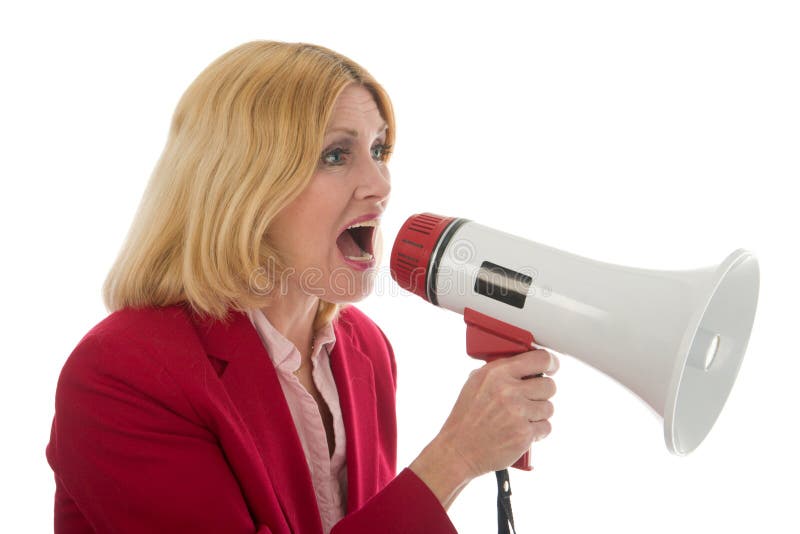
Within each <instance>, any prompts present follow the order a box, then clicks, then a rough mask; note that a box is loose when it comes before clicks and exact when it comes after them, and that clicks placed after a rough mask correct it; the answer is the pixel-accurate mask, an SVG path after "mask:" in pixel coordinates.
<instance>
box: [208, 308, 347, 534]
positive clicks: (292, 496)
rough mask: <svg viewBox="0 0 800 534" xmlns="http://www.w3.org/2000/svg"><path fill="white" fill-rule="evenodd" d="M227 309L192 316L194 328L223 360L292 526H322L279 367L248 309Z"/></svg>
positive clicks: (225, 376) (228, 382) (298, 528)
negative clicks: (218, 316) (214, 315)
mask: <svg viewBox="0 0 800 534" xmlns="http://www.w3.org/2000/svg"><path fill="white" fill-rule="evenodd" d="M231 315H232V318H231V320H230V321H229V322H222V321H216V320H205V321H199V320H197V319H196V318H195V317H193V319H194V320H195V327H196V329H197V333H198V335H199V337H200V339H201V342H202V343H203V346H204V347H205V349H206V352H207V354H208V355H209V356H212V357H214V358H216V359H218V360H223V361H224V362H225V364H224V372H223V373H222V376H221V380H222V382H223V384H224V385H225V388H226V390H227V392H228V395H229V396H230V398H231V400H232V401H233V404H234V405H235V406H236V408H237V410H238V411H239V413H240V414H241V417H242V419H243V421H244V426H245V427H246V428H247V429H249V431H250V433H251V435H252V438H253V440H254V442H255V444H256V447H257V449H258V451H259V453H260V455H261V458H262V459H263V461H264V465H265V467H266V469H267V471H268V473H269V475H270V478H271V481H272V484H273V486H274V487H275V489H276V491H275V494H276V496H277V499H278V501H279V502H280V505H281V508H282V510H283V513H284V515H285V517H286V520H287V522H288V523H289V525H290V527H291V530H292V531H293V532H321V531H322V525H321V522H320V519H319V512H318V509H317V504H316V502H317V501H316V495H315V493H314V487H313V483H312V481H311V474H310V472H309V470H308V464H307V462H306V458H305V454H304V453H303V447H302V445H301V443H300V438H299V436H298V435H297V430H296V429H295V426H294V421H293V420H292V415H291V412H290V411H289V406H288V405H287V403H286V398H285V397H284V395H283V390H282V389H281V385H280V382H279V381H278V375H277V372H276V371H275V368H274V366H273V365H272V362H271V361H270V358H269V355H268V354H267V351H266V350H265V348H264V345H263V344H262V342H261V339H260V338H259V337H258V333H257V332H256V330H255V328H253V325H252V324H251V323H250V320H249V319H248V318H247V315H245V314H244V313H241V312H234V311H232V312H231ZM338 345H339V344H338V343H337V344H336V346H338ZM215 368H217V369H218V370H219V368H220V367H219V364H215ZM348 439H350V436H349V435H348ZM349 460H350V458H349V454H348V461H349ZM254 504H256V503H251V507H253V505H254ZM254 508H255V511H257V510H258V506H257V505H256V506H254ZM309 508H311V510H313V512H314V513H309V512H310V510H309Z"/></svg>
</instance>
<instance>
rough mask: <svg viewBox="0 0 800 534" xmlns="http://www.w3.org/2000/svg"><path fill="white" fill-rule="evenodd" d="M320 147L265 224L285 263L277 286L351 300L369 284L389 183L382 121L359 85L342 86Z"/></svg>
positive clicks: (365, 292)
mask: <svg viewBox="0 0 800 534" xmlns="http://www.w3.org/2000/svg"><path fill="white" fill-rule="evenodd" d="M323 146H324V148H323V151H322V154H320V157H319V161H318V164H317V170H316V171H315V173H314V175H313V177H312V179H311V182H310V183H309V185H308V187H306V189H305V190H303V192H302V193H301V194H300V196H298V197H297V198H296V199H295V200H294V201H292V203H291V204H289V205H288V206H287V207H286V208H284V209H283V210H282V211H281V212H280V213H279V214H278V215H277V217H276V218H275V219H274V222H273V225H272V227H271V230H270V234H271V237H272V240H273V242H274V243H275V244H276V246H277V247H278V248H279V250H281V251H283V253H284V254H285V256H286V258H287V261H288V262H289V265H290V266H291V269H290V270H289V271H288V272H286V273H284V275H283V277H282V278H283V279H282V280H281V281H280V282H281V283H280V285H279V287H281V288H285V289H284V290H288V291H296V290H297V289H298V288H299V289H300V290H301V291H303V292H304V293H305V294H310V295H315V296H317V297H320V298H322V299H324V300H327V301H328V302H336V303H345V302H354V301H357V300H360V299H362V298H364V297H365V296H367V295H368V294H369V293H370V292H371V291H372V286H373V283H374V276H375V270H376V258H374V255H377V254H379V253H380V250H379V249H380V248H381V246H380V241H381V237H380V228H379V222H380V217H381V214H382V213H383V211H384V210H385V209H386V204H387V202H388V200H389V192H390V190H391V185H390V178H389V169H388V168H387V167H386V162H385V160H386V157H387V156H388V153H389V149H390V148H391V147H388V146H387V145H386V122H385V121H384V120H383V117H381V114H380V112H379V111H378V106H377V104H376V103H375V100H374V98H373V97H372V95H371V94H370V92H369V91H368V90H367V89H365V88H363V87H361V86H360V85H357V84H351V85H349V86H347V87H346V88H345V89H344V90H343V91H342V93H341V94H340V95H339V98H338V99H337V100H336V104H335V106H334V110H333V116H332V117H331V121H330V123H329V124H328V127H327V130H326V131H325V140H324V145H323ZM348 228H349V230H348Z"/></svg>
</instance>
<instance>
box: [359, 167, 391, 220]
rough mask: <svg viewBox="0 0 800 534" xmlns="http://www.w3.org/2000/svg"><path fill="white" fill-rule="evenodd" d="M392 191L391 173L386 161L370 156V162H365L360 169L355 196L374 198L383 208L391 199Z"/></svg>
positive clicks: (363, 198) (362, 198)
mask: <svg viewBox="0 0 800 534" xmlns="http://www.w3.org/2000/svg"><path fill="white" fill-rule="evenodd" d="M391 191H392V183H391V175H390V174H389V168H388V167H387V166H386V163H383V162H377V161H375V160H373V159H372V158H370V159H369V162H367V163H364V164H363V165H362V168H361V169H359V173H358V185H357V186H356V190H355V198H356V199H358V200H372V201H373V202H375V203H376V204H378V205H380V206H381V207H382V208H383V207H385V204H386V203H387V201H388V200H389V194H390V193H391Z"/></svg>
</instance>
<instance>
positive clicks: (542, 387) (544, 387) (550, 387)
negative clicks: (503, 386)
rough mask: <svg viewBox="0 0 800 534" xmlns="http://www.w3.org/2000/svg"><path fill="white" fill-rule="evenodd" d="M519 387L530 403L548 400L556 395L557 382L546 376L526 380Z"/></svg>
mask: <svg viewBox="0 0 800 534" xmlns="http://www.w3.org/2000/svg"><path fill="white" fill-rule="evenodd" d="M518 387H519V388H520V389H521V391H522V394H523V395H524V396H525V398H526V399H528V400H530V401H540V400H547V399H549V398H551V397H552V396H553V395H555V394H556V383H555V380H553V379H552V378H549V377H546V376H541V377H536V378H531V379H529V380H525V381H523V382H522V383H520V384H519V386H518Z"/></svg>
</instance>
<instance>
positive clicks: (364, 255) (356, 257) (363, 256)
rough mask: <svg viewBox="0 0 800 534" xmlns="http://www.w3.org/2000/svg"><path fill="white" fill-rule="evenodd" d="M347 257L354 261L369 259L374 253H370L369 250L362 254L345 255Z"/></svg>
mask: <svg viewBox="0 0 800 534" xmlns="http://www.w3.org/2000/svg"><path fill="white" fill-rule="evenodd" d="M345 258H347V259H348V260H354V261H368V260H371V259H372V254H370V253H369V252H364V253H362V254H361V256H345Z"/></svg>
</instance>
